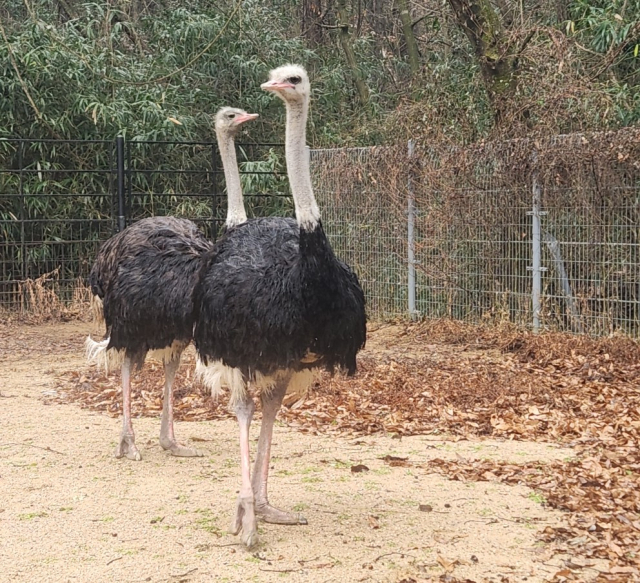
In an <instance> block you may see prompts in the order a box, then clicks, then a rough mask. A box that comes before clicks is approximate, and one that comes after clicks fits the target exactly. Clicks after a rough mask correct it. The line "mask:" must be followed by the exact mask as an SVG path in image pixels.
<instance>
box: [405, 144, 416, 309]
mask: <svg viewBox="0 0 640 583" xmlns="http://www.w3.org/2000/svg"><path fill="white" fill-rule="evenodd" d="M415 148H416V144H415V142H414V141H413V140H409V142H408V143H407V155H408V158H409V174H408V177H407V194H408V196H407V265H408V274H407V286H408V300H409V305H408V308H409V317H410V318H411V319H412V320H414V319H415V318H416V316H417V311H416V249H415V224H416V195H415V192H414V190H413V183H412V180H411V179H412V176H411V165H412V162H413V155H414V153H415Z"/></svg>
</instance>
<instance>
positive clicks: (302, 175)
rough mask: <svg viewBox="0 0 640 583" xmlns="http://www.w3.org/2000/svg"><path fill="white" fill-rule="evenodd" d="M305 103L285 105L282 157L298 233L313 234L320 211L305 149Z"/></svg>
mask: <svg viewBox="0 0 640 583" xmlns="http://www.w3.org/2000/svg"><path fill="white" fill-rule="evenodd" d="M308 109H309V103H308V101H307V100H305V101H304V102H303V103H301V104H290V103H287V129H286V140H285V157H286V159H287V175H288V176H289V184H290V185H291V194H293V201H294V204H295V207H296V219H297V221H298V225H299V226H300V229H301V230H304V231H313V230H314V229H315V228H316V226H317V225H318V224H319V223H320V210H319V209H318V204H317V203H316V199H315V197H314V196H313V189H312V187H311V170H310V168H309V157H308V155H307V149H306V146H307V144H306V134H307V131H306V127H307V112H308Z"/></svg>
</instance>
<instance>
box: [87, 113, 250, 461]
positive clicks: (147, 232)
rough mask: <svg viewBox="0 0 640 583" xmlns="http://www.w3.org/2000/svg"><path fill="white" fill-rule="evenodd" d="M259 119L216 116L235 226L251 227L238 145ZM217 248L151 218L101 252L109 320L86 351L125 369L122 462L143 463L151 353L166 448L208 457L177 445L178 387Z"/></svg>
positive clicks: (176, 223)
mask: <svg viewBox="0 0 640 583" xmlns="http://www.w3.org/2000/svg"><path fill="white" fill-rule="evenodd" d="M256 117H257V115H254V114H247V113H246V112H245V111H243V110H240V109H234V108H222V109H221V110H220V111H219V112H218V114H217V115H216V135H217V138H218V145H219V149H220V152H221V156H222V159H223V165H224V171H225V176H226V178H227V186H228V188H227V193H228V203H229V204H228V211H227V221H226V224H227V226H228V227H232V226H234V225H237V224H239V223H241V222H243V221H245V220H246V214H245V211H244V205H243V203H242V192H241V191H240V190H239V189H240V177H239V173H238V169H237V165H236V160H235V150H234V143H233V140H234V137H235V134H236V132H237V131H238V128H239V127H240V125H241V124H242V123H244V122H246V121H249V120H252V119H255V118H256ZM229 152H232V153H233V156H232V157H230V155H229ZM227 162H230V163H232V164H233V167H228V164H227ZM212 248H213V243H212V242H210V241H209V240H208V239H206V238H205V237H204V235H202V233H201V232H200V231H199V230H198V228H197V226H196V225H195V224H194V223H193V222H191V221H188V220H186V219H178V218H174V217H151V218H147V219H142V220H140V221H138V222H136V223H134V224H133V225H131V226H129V227H127V228H126V229H124V230H123V231H121V232H120V233H118V234H117V235H114V236H113V237H112V238H111V239H109V240H108V241H107V242H106V243H105V244H104V245H103V246H102V247H101V248H100V251H99V252H98V255H97V257H96V260H95V263H94V265H93V267H92V269H91V273H90V276H89V280H90V285H91V291H92V294H93V296H94V297H93V305H94V312H95V313H96V315H97V316H98V319H100V317H102V318H103V319H104V322H105V327H106V338H105V340H103V341H102V342H94V341H93V340H91V338H88V339H87V342H86V348H87V354H88V356H89V358H90V359H93V360H101V361H102V362H103V363H104V365H105V368H107V369H109V368H112V367H114V366H115V365H117V364H121V366H122V412H123V426H122V432H121V435H120V439H119V442H118V445H117V447H116V457H118V458H120V457H123V456H126V457H127V458H129V459H133V460H140V459H141V455H140V451H139V450H138V448H137V446H136V444H135V434H134V431H133V425H132V422H131V373H132V370H133V369H134V368H136V367H141V366H142V364H143V363H144V360H145V358H146V355H147V353H148V352H151V353H152V355H153V356H155V357H156V358H158V359H159V360H162V362H163V366H164V375H165V386H164V397H163V408H162V420H161V425H160V445H161V446H162V447H163V449H165V450H168V451H169V452H170V453H172V454H173V455H176V456H181V457H194V456H201V455H202V453H201V452H199V451H198V450H196V449H193V448H189V447H186V446H184V445H182V444H180V443H178V442H177V441H176V438H175V434H174V428H173V381H174V378H175V374H176V371H177V369H178V366H179V364H180V357H181V355H182V352H183V351H184V349H185V348H186V347H187V346H188V344H189V342H190V341H191V339H192V335H193V302H192V296H193V289H194V287H195V284H196V282H197V278H198V273H199V271H200V269H201V264H202V259H203V257H204V256H205V254H206V253H207V252H209V251H211V250H212Z"/></svg>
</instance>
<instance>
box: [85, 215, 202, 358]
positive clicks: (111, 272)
mask: <svg viewBox="0 0 640 583" xmlns="http://www.w3.org/2000/svg"><path fill="white" fill-rule="evenodd" d="M212 248H213V244H212V243H211V242H210V241H209V240H207V239H206V238H205V237H204V235H202V233H201V232H200V231H199V230H198V228H197V226H196V225H195V224H194V223H193V222H191V221H188V220H185V219H177V218H174V217H152V218H147V219H142V220H140V221H138V222H136V223H134V224H133V225H131V226H129V227H127V228H126V229H124V230H123V231H122V232H120V233H118V234H117V235H114V236H113V237H111V239H109V240H108V241H107V242H106V243H105V244H104V245H103V246H102V247H101V248H100V251H99V252H98V256H97V257H96V261H95V263H94V265H93V267H92V269H91V273H90V275H89V281H90V285H91V291H92V293H94V294H95V295H97V296H98V297H100V298H101V299H102V300H103V311H104V319H105V323H106V327H107V336H108V337H109V344H108V347H107V348H108V349H112V348H113V349H116V350H121V349H124V350H126V352H127V354H128V355H129V356H131V357H132V358H134V359H135V360H136V361H138V362H139V361H140V359H144V355H145V354H146V353H147V351H149V350H156V349H162V348H166V347H168V346H171V344H172V343H173V342H174V341H176V340H177V341H184V342H185V343H188V342H189V341H190V340H191V337H192V331H193V304H192V295H193V288H194V286H195V284H196V282H197V277H198V273H199V270H200V267H201V261H202V258H203V256H204V255H205V254H206V253H207V252H209V251H211V249H212Z"/></svg>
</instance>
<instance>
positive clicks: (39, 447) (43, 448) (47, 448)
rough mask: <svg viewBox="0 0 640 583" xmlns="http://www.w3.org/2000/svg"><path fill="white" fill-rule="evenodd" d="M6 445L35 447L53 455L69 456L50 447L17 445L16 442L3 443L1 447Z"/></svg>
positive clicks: (26, 444) (29, 444)
mask: <svg viewBox="0 0 640 583" xmlns="http://www.w3.org/2000/svg"><path fill="white" fill-rule="evenodd" d="M5 445H17V446H24V447H34V448H35V449H41V450H43V451H50V452H51V453H57V454H58V455H67V454H66V453H64V452H63V451H57V450H55V449H52V448H50V447H49V446H47V447H42V446H40V445H33V444H31V443H15V442H8V443H2V444H0V446H5Z"/></svg>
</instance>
